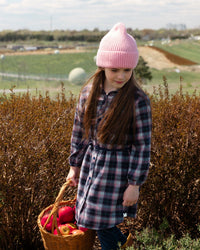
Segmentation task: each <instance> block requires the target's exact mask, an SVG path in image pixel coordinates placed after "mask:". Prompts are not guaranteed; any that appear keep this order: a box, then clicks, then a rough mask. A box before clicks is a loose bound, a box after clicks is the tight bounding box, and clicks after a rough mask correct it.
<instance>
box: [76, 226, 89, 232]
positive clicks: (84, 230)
mask: <svg viewBox="0 0 200 250" xmlns="http://www.w3.org/2000/svg"><path fill="white" fill-rule="evenodd" d="M78 229H80V230H81V231H83V232H86V231H87V230H88V228H86V227H78Z"/></svg>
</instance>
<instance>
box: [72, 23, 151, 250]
mask: <svg viewBox="0 0 200 250" xmlns="http://www.w3.org/2000/svg"><path fill="white" fill-rule="evenodd" d="M138 57H139V55H138V50H137V45H136V42H135V40H134V38H133V37H132V36H130V35H129V34H127V32H126V28H125V26H124V24H122V23H117V24H116V25H115V26H114V27H113V28H112V29H111V30H110V31H109V32H108V33H107V34H106V35H105V36H104V37H103V39H102V40H101V42H100V45H99V50H98V52H97V58H96V64H97V66H98V70H97V71H96V73H95V74H94V76H92V77H91V78H90V80H89V81H88V83H87V84H86V85H85V87H84V88H83V90H82V92H81V94H80V98H79V102H78V105H77V108H76V113H75V120H74V126H73V131H72V138H71V155H70V158H69V162H70V166H71V167H70V171H69V173H68V176H67V180H68V179H71V181H72V185H74V186H75V185H77V184H78V192H77V202H76V220H77V224H78V225H79V226H82V227H86V228H90V229H93V230H96V231H97V235H98V237H99V240H100V243H101V246H102V249H103V250H111V249H113V250H115V249H118V245H119V243H120V245H122V246H123V247H126V246H130V245H131V241H132V237H131V234H129V235H128V237H127V235H124V234H122V232H121V231H120V229H119V228H118V227H116V225H118V224H120V223H121V222H122V221H123V216H124V213H126V215H127V216H129V217H135V216H136V208H137V200H138V197H139V187H140V186H141V185H142V184H143V183H144V181H145V180H146V178H147V174H148V169H149V162H150V145H151V107H150V101H149V98H148V97H147V95H146V94H145V93H144V92H143V91H142V90H141V89H140V88H139V86H138V85H137V83H136V81H135V78H134V74H133V69H134V68H135V67H136V65H137V62H138Z"/></svg>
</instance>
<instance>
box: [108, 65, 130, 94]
mask: <svg viewBox="0 0 200 250" xmlns="http://www.w3.org/2000/svg"><path fill="white" fill-rule="evenodd" d="M104 71H105V77H106V79H105V82H104V90H105V92H106V93H109V92H110V91H114V90H118V89H120V88H122V87H123V86H124V85H125V84H126V83H127V82H128V80H129V79H130V78H131V75H132V72H133V69H124V68H105V69H104Z"/></svg>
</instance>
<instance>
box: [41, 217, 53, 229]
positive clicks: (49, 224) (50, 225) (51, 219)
mask: <svg viewBox="0 0 200 250" xmlns="http://www.w3.org/2000/svg"><path fill="white" fill-rule="evenodd" d="M48 218H49V214H45V215H44V216H43V217H42V219H41V225H42V226H43V227H44V225H45V223H46V221H47V219H48ZM52 222H53V215H52V216H51V218H50V221H49V223H48V224H47V225H46V227H45V229H46V230H47V231H51V227H52Z"/></svg>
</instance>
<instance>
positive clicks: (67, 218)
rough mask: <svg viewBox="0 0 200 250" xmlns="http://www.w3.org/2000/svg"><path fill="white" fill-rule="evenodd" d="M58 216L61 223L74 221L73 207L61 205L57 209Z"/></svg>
mask: <svg viewBox="0 0 200 250" xmlns="http://www.w3.org/2000/svg"><path fill="white" fill-rule="evenodd" d="M58 217H59V220H60V223H61V224H63V223H67V222H72V221H74V212H73V208H72V207H68V206H65V207H61V208H60V209H59V210H58Z"/></svg>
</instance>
